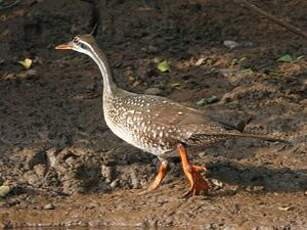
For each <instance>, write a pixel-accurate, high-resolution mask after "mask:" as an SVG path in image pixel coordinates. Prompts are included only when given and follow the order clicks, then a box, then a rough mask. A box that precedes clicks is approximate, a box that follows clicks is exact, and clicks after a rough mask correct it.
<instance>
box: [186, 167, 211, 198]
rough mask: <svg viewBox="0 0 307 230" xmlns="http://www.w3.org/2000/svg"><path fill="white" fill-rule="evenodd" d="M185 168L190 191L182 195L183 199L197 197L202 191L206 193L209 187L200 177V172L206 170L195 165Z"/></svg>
mask: <svg viewBox="0 0 307 230" xmlns="http://www.w3.org/2000/svg"><path fill="white" fill-rule="evenodd" d="M187 167H188V168H187V169H186V170H184V171H185V174H186V176H187V177H188V180H189V182H190V190H189V191H188V192H186V193H185V194H184V197H188V196H194V195H199V194H200V193H201V192H202V191H204V193H207V192H208V189H209V185H208V183H207V181H205V179H204V178H203V177H202V175H201V172H202V171H207V168H206V167H204V166H197V165H189V166H187Z"/></svg>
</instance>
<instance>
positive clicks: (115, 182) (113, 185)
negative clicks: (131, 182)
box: [110, 179, 119, 189]
mask: <svg viewBox="0 0 307 230" xmlns="http://www.w3.org/2000/svg"><path fill="white" fill-rule="evenodd" d="M118 182H119V180H118V179H116V180H114V181H112V183H111V184H110V186H111V188H113V189H114V188H116V187H117V185H118Z"/></svg>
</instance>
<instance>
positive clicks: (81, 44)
mask: <svg viewBox="0 0 307 230" xmlns="http://www.w3.org/2000/svg"><path fill="white" fill-rule="evenodd" d="M78 46H79V47H80V48H81V49H84V50H85V49H86V45H84V44H83V43H81V42H79V44H78Z"/></svg>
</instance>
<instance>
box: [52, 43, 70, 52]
mask: <svg viewBox="0 0 307 230" xmlns="http://www.w3.org/2000/svg"><path fill="white" fill-rule="evenodd" d="M72 48H73V46H72V45H71V44H70V43H67V44H61V45H58V46H56V47H55V49H56V50H71V49H72Z"/></svg>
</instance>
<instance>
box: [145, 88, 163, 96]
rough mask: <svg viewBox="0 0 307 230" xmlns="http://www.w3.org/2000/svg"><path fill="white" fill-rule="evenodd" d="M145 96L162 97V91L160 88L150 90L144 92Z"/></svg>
mask: <svg viewBox="0 0 307 230" xmlns="http://www.w3.org/2000/svg"><path fill="white" fill-rule="evenodd" d="M144 94H149V95H161V94H162V90H161V89H159V88H148V89H146V90H145V91H144Z"/></svg>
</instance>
